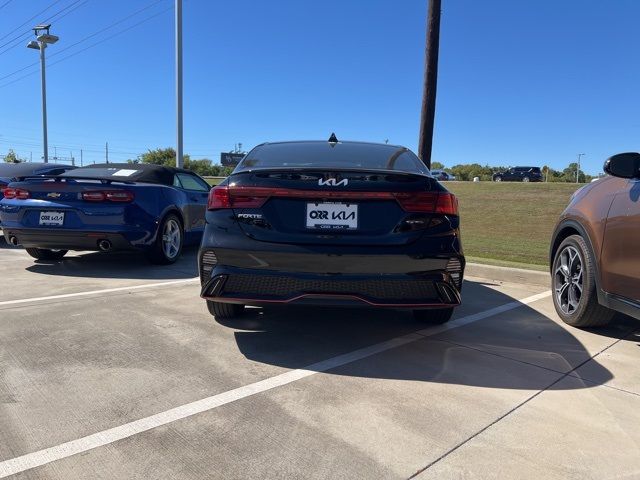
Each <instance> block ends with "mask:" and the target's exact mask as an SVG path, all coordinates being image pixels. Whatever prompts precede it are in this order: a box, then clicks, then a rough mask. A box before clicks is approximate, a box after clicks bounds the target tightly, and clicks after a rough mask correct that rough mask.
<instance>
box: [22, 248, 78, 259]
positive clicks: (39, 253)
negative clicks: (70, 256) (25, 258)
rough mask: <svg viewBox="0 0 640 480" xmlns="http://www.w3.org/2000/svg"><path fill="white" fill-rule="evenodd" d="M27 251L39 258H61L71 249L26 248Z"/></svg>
mask: <svg viewBox="0 0 640 480" xmlns="http://www.w3.org/2000/svg"><path fill="white" fill-rule="evenodd" d="M25 250H26V251H27V253H28V254H29V255H31V256H32V257H33V258H35V259H37V260H61V259H62V257H64V256H65V255H66V254H67V252H68V251H69V250H50V249H48V248H25Z"/></svg>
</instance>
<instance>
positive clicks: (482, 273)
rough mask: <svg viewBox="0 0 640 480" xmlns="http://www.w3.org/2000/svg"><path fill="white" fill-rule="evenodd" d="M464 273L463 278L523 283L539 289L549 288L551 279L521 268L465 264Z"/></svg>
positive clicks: (543, 273)
mask: <svg viewBox="0 0 640 480" xmlns="http://www.w3.org/2000/svg"><path fill="white" fill-rule="evenodd" d="M464 273H465V276H466V275H469V276H471V277H480V278H485V279H487V280H493V281H496V282H510V283H525V284H529V285H538V286H541V287H549V285H550V284H551V278H550V277H549V274H548V273H547V272H538V271H536V270H525V269H523V268H511V267H497V266H495V265H483V264H481V263H467V265H466V267H465V269H464Z"/></svg>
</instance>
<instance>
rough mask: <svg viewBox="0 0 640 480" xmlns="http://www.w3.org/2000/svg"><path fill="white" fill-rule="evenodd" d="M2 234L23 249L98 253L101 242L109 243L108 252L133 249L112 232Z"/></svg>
mask: <svg viewBox="0 0 640 480" xmlns="http://www.w3.org/2000/svg"><path fill="white" fill-rule="evenodd" d="M3 233H4V237H5V239H6V241H7V243H11V239H12V238H13V237H15V239H16V241H17V243H18V245H22V246H23V247H25V248H47V249H61V250H94V251H98V250H101V249H100V247H99V246H98V244H99V242H100V241H102V240H107V241H108V242H109V244H110V248H109V249H108V250H131V249H133V248H134V247H133V246H132V245H131V243H130V242H129V241H128V240H127V239H126V238H125V237H124V235H122V234H119V233H113V232H90V231H85V230H59V231H55V230H51V229H35V228H34V229H18V228H5V229H4V230H3Z"/></svg>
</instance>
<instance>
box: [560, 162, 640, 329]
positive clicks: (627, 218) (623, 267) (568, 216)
mask: <svg viewBox="0 0 640 480" xmlns="http://www.w3.org/2000/svg"><path fill="white" fill-rule="evenodd" d="M604 171H605V172H606V173H608V174H609V176H607V177H605V178H602V179H600V180H598V181H596V182H593V183H591V184H589V185H586V186H584V187H582V188H581V189H579V190H578V191H577V192H576V193H574V194H573V197H571V202H570V203H569V206H568V207H567V208H566V209H565V211H564V212H563V213H562V215H561V216H560V220H559V221H558V224H557V226H556V228H555V231H554V233H553V237H552V240H551V250H550V262H549V263H550V265H551V277H552V288H553V303H554V305H555V308H556V311H557V312H558V315H559V316H560V318H562V320H563V321H564V322H565V323H568V324H569V325H573V326H575V327H596V326H602V325H606V324H607V323H609V322H610V321H611V319H612V318H613V316H614V314H615V312H622V313H624V314H627V315H630V316H632V317H635V318H637V319H640V153H620V154H618V155H614V156H613V157H611V158H609V159H608V160H607V161H606V162H605V164H604Z"/></svg>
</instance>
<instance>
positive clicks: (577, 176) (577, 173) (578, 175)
mask: <svg viewBox="0 0 640 480" xmlns="http://www.w3.org/2000/svg"><path fill="white" fill-rule="evenodd" d="M583 155H584V153H579V154H578V168H577V169H576V183H580V157H582V156H583Z"/></svg>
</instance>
